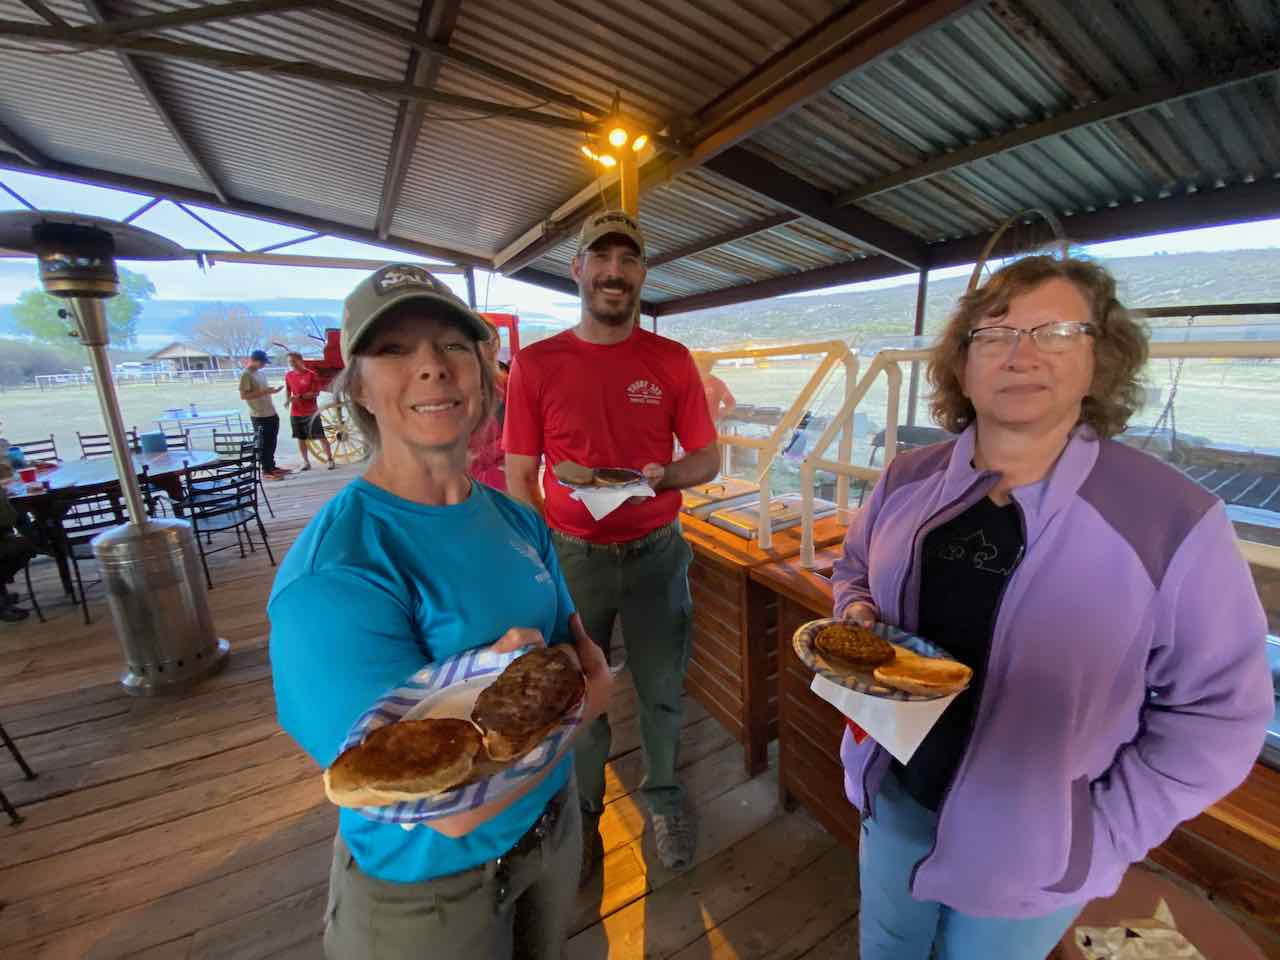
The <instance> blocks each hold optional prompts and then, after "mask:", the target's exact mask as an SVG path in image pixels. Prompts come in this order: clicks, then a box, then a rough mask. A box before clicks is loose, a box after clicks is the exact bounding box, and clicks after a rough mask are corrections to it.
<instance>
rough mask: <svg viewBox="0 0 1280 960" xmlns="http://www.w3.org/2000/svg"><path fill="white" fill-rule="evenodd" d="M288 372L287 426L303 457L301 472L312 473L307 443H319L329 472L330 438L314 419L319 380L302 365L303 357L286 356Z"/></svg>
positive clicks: (285, 394)
mask: <svg viewBox="0 0 1280 960" xmlns="http://www.w3.org/2000/svg"><path fill="white" fill-rule="evenodd" d="M289 367H290V369H289V372H288V373H286V374H285V375H284V391H285V392H284V398H285V402H287V403H288V404H289V425H290V427H291V428H292V430H293V437H294V439H295V440H297V441H298V452H299V453H300V454H302V469H303V470H310V469H311V456H310V453H309V451H308V446H309V444H308V441H310V440H319V441H320V445H321V446H322V447H324V458H325V460H326V461H327V462H328V464H329V469H330V470H332V469H333V468H334V467H335V466H337V464H335V463H334V462H333V451H332V450H331V449H329V438H328V437H326V436H325V435H324V426H323V424H321V423H320V418H319V417H318V416H317V415H316V414H317V412H318V411H319V409H320V408H319V404H317V403H316V397H318V396H320V377H319V376H318V375H317V374H316V372H315V371H314V370H308V369H307V365H306V364H305V363H303V362H302V354H300V353H290V354H289Z"/></svg>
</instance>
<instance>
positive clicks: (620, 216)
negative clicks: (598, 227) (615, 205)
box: [592, 211, 640, 230]
mask: <svg viewBox="0 0 1280 960" xmlns="http://www.w3.org/2000/svg"><path fill="white" fill-rule="evenodd" d="M592 223H593V224H601V223H624V224H626V225H627V226H628V227H630V228H631V229H632V230H639V229H640V226H639V224H637V223H636V222H635V221H634V220H632V219H631V218H630V217H629V216H627V215H626V214H625V213H618V212H617V211H613V212H610V213H602V214H600V215H599V216H598V217H596V218H595V219H594V220H593V221H592Z"/></svg>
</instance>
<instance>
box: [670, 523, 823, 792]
mask: <svg viewBox="0 0 1280 960" xmlns="http://www.w3.org/2000/svg"><path fill="white" fill-rule="evenodd" d="M680 523H681V526H682V527H683V529H684V536H685V539H686V540H687V541H688V542H689V546H690V547H692V549H693V563H692V565H691V566H690V567H689V589H690V590H691V592H692V593H693V650H692V655H691V656H690V658H689V670H688V673H687V674H686V676H685V688H686V689H687V690H688V691H689V693H690V694H691V695H692V696H693V697H694V698H696V699H697V701H698V702H699V703H701V704H702V705H703V706H704V707H705V708H706V709H707V712H708V713H710V714H711V715H712V716H714V717H716V718H717V719H718V720H719V721H720V722H721V723H723V724H724V725H725V727H726V728H727V729H728V730H730V731H731V732H732V733H733V735H734V736H735V737H737V738H738V742H739V743H741V744H742V747H743V752H744V760H745V763H746V767H747V772H748V773H749V774H750V775H751V776H755V775H756V774H758V773H760V772H761V771H763V770H764V769H765V767H767V766H768V762H769V761H768V746H769V741H770V740H772V739H773V738H774V737H776V736H777V718H778V685H777V656H778V643H777V636H776V630H777V622H778V620H777V607H778V603H777V598H776V595H775V594H774V593H773V592H772V591H770V590H768V589H766V588H764V587H762V586H760V585H759V584H757V583H754V582H753V581H752V580H751V577H750V573H751V570H752V569H754V568H756V567H760V566H763V565H766V564H771V563H776V562H777V561H779V560H784V559H786V558H788V557H794V556H798V555H799V553H800V529H799V528H798V527H795V528H792V529H789V530H782V531H780V532H778V533H775V534H774V535H773V546H772V548H770V549H769V550H761V549H760V548H759V547H758V546H757V545H756V542H755V541H754V540H744V539H743V538H741V537H737V536H734V535H733V534H732V533H729V532H728V531H727V530H721V529H720V528H719V527H716V526H713V525H712V524H709V523H706V522H705V521H702V520H697V519H694V518H692V517H690V516H688V515H687V514H681V515H680ZM844 531H845V526H844V524H843V523H842V522H841V521H840V520H839V519H837V518H836V517H826V518H824V519H822V520H819V521H818V522H817V524H815V526H814V542H815V543H816V544H817V545H818V546H819V547H823V546H827V545H829V544H838V543H840V542H841V541H842V540H843V539H844Z"/></svg>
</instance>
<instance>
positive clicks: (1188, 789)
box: [834, 257, 1274, 960]
mask: <svg viewBox="0 0 1280 960" xmlns="http://www.w3.org/2000/svg"><path fill="white" fill-rule="evenodd" d="M1146 357H1147V344H1146V339H1145V336H1144V334H1143V331H1142V329H1141V328H1140V327H1139V326H1138V325H1137V324H1136V323H1135V322H1134V321H1133V320H1132V319H1131V318H1130V316H1129V314H1128V313H1127V311H1126V310H1125V309H1124V307H1122V306H1121V305H1120V303H1119V302H1118V301H1117V300H1116V297H1115V282H1114V280H1112V278H1111V277H1110V275H1109V274H1108V273H1107V272H1106V271H1105V270H1104V269H1103V268H1102V267H1100V266H1098V265H1096V264H1093V263H1090V262H1087V261H1082V260H1054V259H1051V258H1049V257H1031V258H1028V259H1024V260H1021V261H1019V262H1017V263H1015V264H1013V265H1011V266H1009V267H1006V268H1005V269H1003V270H1001V271H1000V272H998V273H997V274H995V275H994V276H993V277H992V278H991V279H990V280H989V281H988V282H987V283H986V284H985V285H984V286H982V287H980V288H978V289H977V290H974V291H972V292H971V293H969V294H967V295H966V296H965V297H963V298H962V299H961V301H960V304H959V307H958V309H957V311H956V313H955V315H954V316H953V317H952V319H951V321H950V323H949V325H948V326H947V328H946V330H945V331H944V333H943V335H942V338H941V339H940V340H939V342H938V344H937V346H936V347H935V349H934V353H933V356H932V358H931V359H930V363H929V379H930V382H931V384H932V385H933V388H934V394H933V400H932V408H933V414H934V417H935V419H936V420H937V421H938V422H939V423H940V424H942V425H943V426H945V427H946V428H947V429H948V430H950V431H951V432H953V433H956V434H958V436H957V437H956V438H955V439H953V440H950V441H947V442H945V443H940V444H937V445H934V446H931V447H926V448H923V449H920V450H915V451H911V452H909V453H904V454H902V455H901V456H899V457H897V458H895V459H894V461H893V462H892V464H891V465H890V466H889V467H888V469H886V470H885V473H884V475H883V476H882V477H881V478H880V482H879V484H878V485H877V486H876V488H875V491H874V492H873V494H872V496H871V499H870V501H869V503H868V505H867V506H866V507H865V509H863V510H861V511H860V512H859V514H858V515H857V517H856V519H855V520H854V523H853V525H852V526H851V527H850V529H849V532H848V535H847V536H846V538H845V542H844V554H843V556H842V557H841V559H840V561H839V562H838V563H837V564H836V567H835V574H834V586H835V604H834V608H835V611H834V612H835V615H836V616H841V617H844V618H846V619H850V620H855V621H860V622H864V623H869V622H872V621H875V620H883V621H885V622H887V623H892V624H897V625H898V626H900V627H902V628H903V629H905V630H908V631H911V632H913V633H918V634H920V635H921V636H923V637H926V638H927V639H929V640H932V641H934V642H935V643H938V644H939V645H941V646H942V647H943V648H945V649H947V650H948V651H950V652H951V653H952V654H953V655H955V656H956V657H957V658H958V659H960V660H963V661H964V662H965V663H967V664H969V666H971V667H972V668H973V671H974V676H973V682H972V685H971V686H970V688H969V690H967V691H966V692H965V693H963V694H961V695H960V696H959V697H957V698H956V700H955V701H954V702H953V703H952V704H951V705H950V707H948V709H947V711H946V712H945V713H944V714H943V715H942V717H941V719H940V720H939V722H938V724H937V726H936V727H934V729H933V730H931V731H930V733H929V735H928V736H927V737H926V738H925V741H924V742H923V743H922V744H921V746H920V748H919V749H918V750H917V752H916V753H915V754H914V755H913V756H912V758H911V761H910V763H908V764H906V765H905V766H904V765H902V764H900V763H898V762H897V761H896V760H894V759H893V758H892V757H891V756H890V755H889V754H888V753H887V752H886V751H885V750H884V749H882V748H880V747H879V746H878V745H877V744H876V743H875V742H874V741H871V740H864V741H863V742H862V743H860V744H857V743H855V742H854V738H853V736H852V735H851V734H850V733H848V732H846V734H845V740H844V743H843V744H842V745H841V750H840V754H841V759H842V761H843V763H844V767H845V789H846V792H847V793H848V796H849V800H850V802H851V803H853V804H854V805H855V806H856V807H857V809H858V810H859V811H860V813H861V814H862V836H861V848H860V852H859V863H860V877H861V907H860V923H861V957H862V960H888V958H892V960H927V958H929V957H930V956H931V955H935V956H937V957H938V958H939V960H962V958H963V960H971V958H987V957H1000V958H1001V960H1022V958H1025V960H1043V958H1044V956H1045V955H1046V954H1047V953H1048V952H1049V950H1050V949H1052V947H1053V945H1054V944H1055V943H1056V942H1057V941H1058V939H1059V938H1060V937H1061V936H1062V934H1063V933H1064V932H1065V931H1066V929H1067V927H1068V926H1069V925H1070V923H1071V921H1072V920H1073V919H1074V918H1075V916H1076V915H1077V913H1078V912H1079V911H1080V909H1081V908H1082V907H1083V905H1084V904H1085V903H1086V902H1087V901H1089V900H1091V899H1093V898H1094V897H1100V896H1107V895H1110V894H1111V893H1113V892H1114V891H1115V890H1116V888H1117V887H1118V886H1119V884H1120V880H1121V878H1122V876H1123V875H1124V872H1125V870H1126V869H1127V868H1128V866H1129V864H1131V863H1133V862H1135V861H1138V860H1141V859H1142V858H1143V857H1144V856H1145V855H1146V853H1147V851H1148V850H1150V849H1151V848H1152V847H1154V846H1156V845H1157V844H1159V843H1161V842H1162V841H1163V840H1164V839H1165V838H1166V837H1168V835H1169V834H1170V833H1171V832H1172V830H1173V828H1174V827H1175V826H1176V825H1177V824H1178V823H1179V822H1181V821H1182V820H1186V819H1187V818H1189V817H1192V816H1195V815H1196V814H1198V813H1200V812H1201V811H1202V810H1203V809H1204V808H1205V807H1207V806H1208V805H1209V804H1211V803H1213V802H1214V801H1215V800H1217V799H1219V798H1220V797H1222V796H1224V795H1225V794H1226V793H1228V792H1229V791H1230V790H1231V789H1233V788H1234V787H1235V786H1236V785H1237V784H1239V783H1240V782H1241V780H1242V779H1243V778H1244V777H1245V775H1246V774H1247V773H1248V771H1249V769H1250V767H1251V765H1252V764H1253V762H1254V760H1255V759H1256V757H1257V755H1258V752H1259V750H1260V749H1261V747H1262V742H1263V738H1264V736H1265V734H1266V723H1267V720H1268V718H1269V717H1270V716H1271V713H1272V710H1273V709H1274V701H1273V692H1272V688H1271V680H1270V676H1269V674H1268V671H1267V666H1266V659H1265V649H1264V641H1265V637H1266V619H1265V616H1264V613H1263V610H1262V606H1261V604H1260V603H1259V601H1258V595H1257V592H1256V590H1255V588H1254V585H1253V580H1252V578H1251V576H1250V573H1249V568H1248V565H1247V564H1246V563H1245V561H1244V559H1243V558H1242V556H1241V555H1240V551H1239V549H1238V547H1237V545H1236V541H1235V534H1234V532H1233V530H1232V527H1231V523H1230V521H1229V520H1228V519H1227V516H1226V513H1225V511H1224V508H1223V505H1222V503H1221V501H1219V500H1217V499H1216V498H1215V497H1214V496H1213V495H1211V494H1209V493H1208V492H1206V491H1205V490H1203V489H1202V488H1200V487H1199V486H1197V485H1196V484H1194V483H1192V482H1191V481H1190V480H1188V479H1186V478H1185V477H1184V476H1182V475H1181V474H1180V473H1179V472H1178V471H1176V470H1174V469H1172V468H1171V467H1168V466H1166V465H1164V464H1163V463H1161V462H1159V461H1158V460H1156V459H1155V458H1153V457H1151V456H1148V455H1147V454H1145V453H1142V452H1140V451H1137V450H1134V449H1132V448H1130V447H1127V446H1124V445H1122V444H1120V443H1117V442H1115V441H1114V440H1112V439H1110V438H1111V437H1113V436H1114V435H1115V434H1117V433H1119V432H1120V431H1121V430H1123V429H1124V426H1125V423H1126V421H1127V420H1128V418H1129V416H1130V415H1131V414H1132V413H1133V411H1134V410H1135V409H1137V407H1138V404H1139V397H1140V396H1141V393H1140V388H1139V385H1138V376H1139V374H1140V372H1141V370H1142V367H1143V365H1144V363H1145V361H1146ZM934 950H936V951H937V952H936V954H933V953H932V951H934Z"/></svg>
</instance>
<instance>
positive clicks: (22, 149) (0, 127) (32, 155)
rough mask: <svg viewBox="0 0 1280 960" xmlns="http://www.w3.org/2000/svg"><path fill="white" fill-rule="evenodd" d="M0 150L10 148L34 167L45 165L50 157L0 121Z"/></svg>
mask: <svg viewBox="0 0 1280 960" xmlns="http://www.w3.org/2000/svg"><path fill="white" fill-rule="evenodd" d="M0 150H8V151H9V152H10V153H12V154H13V155H14V156H17V157H20V158H22V159H23V160H24V161H26V162H27V163H29V164H31V166H33V167H43V166H46V165H47V164H48V163H49V158H48V157H46V156H45V155H44V154H43V153H41V152H40V151H39V150H37V149H36V148H35V147H33V146H32V145H31V144H30V143H28V142H27V141H26V140H25V139H24V138H23V137H21V136H19V135H18V134H17V133H15V132H14V131H13V130H12V129H11V128H9V127H6V126H5V125H4V124H3V123H0Z"/></svg>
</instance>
